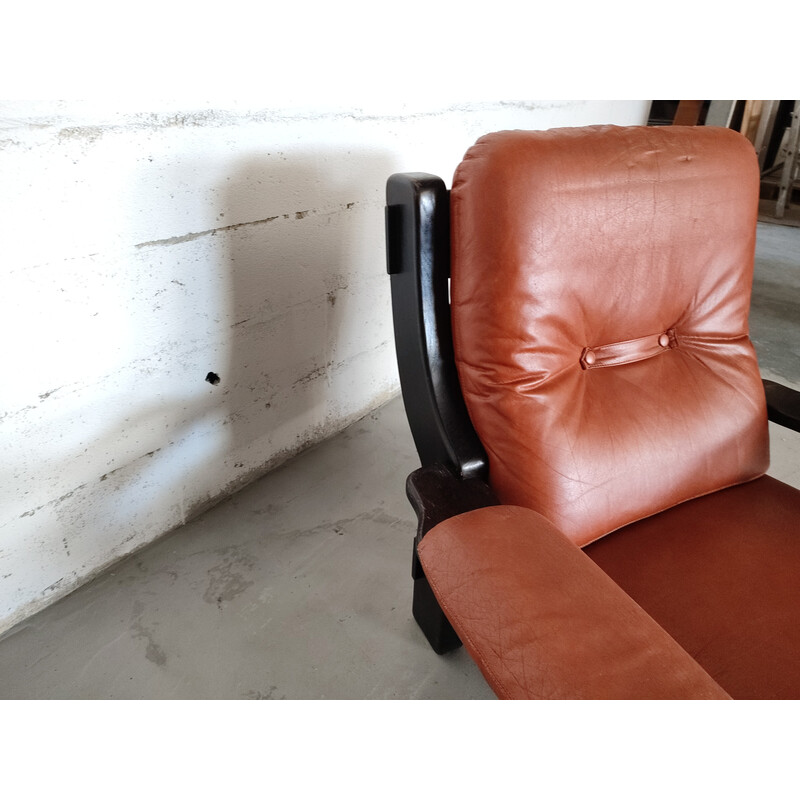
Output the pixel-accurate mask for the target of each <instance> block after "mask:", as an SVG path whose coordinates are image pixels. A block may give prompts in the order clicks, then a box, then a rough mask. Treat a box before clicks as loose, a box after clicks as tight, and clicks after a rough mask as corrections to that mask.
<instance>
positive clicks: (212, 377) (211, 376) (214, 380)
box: [206, 372, 219, 386]
mask: <svg viewBox="0 0 800 800" xmlns="http://www.w3.org/2000/svg"><path fill="white" fill-rule="evenodd" d="M206 381H207V382H208V383H210V384H211V385H212V386H216V385H217V384H218V383H219V375H217V373H216V372H209V373H208V375H206Z"/></svg>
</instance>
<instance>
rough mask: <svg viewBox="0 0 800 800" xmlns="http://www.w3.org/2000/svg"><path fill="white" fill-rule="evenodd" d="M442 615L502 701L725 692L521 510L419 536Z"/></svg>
mask: <svg viewBox="0 0 800 800" xmlns="http://www.w3.org/2000/svg"><path fill="white" fill-rule="evenodd" d="M417 549H418V553H419V558H420V561H421V563H422V567H423V569H424V571H425V575H426V577H427V579H428V581H429V583H430V585H431V587H432V589H433V592H434V594H435V595H436V598H437V600H438V602H439V604H440V605H441V607H442V609H443V611H444V613H445V614H446V615H447V617H448V619H449V620H450V622H451V624H452V625H453V628H454V629H455V630H456V632H457V633H458V635H459V637H460V638H461V640H462V642H463V643H464V646H465V647H466V648H467V650H468V651H469V653H470V655H471V656H472V658H473V659H474V660H475V662H476V663H477V664H478V666H479V667H480V669H481V672H482V673H483V675H484V677H485V678H486V680H487V681H488V683H489V685H490V686H491V687H492V689H493V690H494V692H495V694H497V696H498V697H499V698H501V699H554V700H555V699H730V698H729V695H728V694H727V693H726V692H725V691H724V690H723V689H722V688H721V687H720V686H719V685H718V684H717V683H716V682H715V681H714V680H713V679H712V678H711V677H710V676H709V675H708V674H707V673H706V672H705V671H704V670H703V669H702V667H700V665H699V664H698V663H697V662H696V661H695V660H694V659H693V658H691V656H689V654H688V653H687V652H686V651H685V650H683V649H682V648H681V647H680V645H679V644H678V643H677V642H676V641H675V640H674V639H673V638H672V637H670V636H669V634H667V632H666V631H665V630H664V629H663V628H661V627H660V626H659V625H658V624H657V623H656V622H655V621H654V620H653V619H652V618H651V617H650V616H649V615H648V614H647V613H646V612H645V611H644V610H643V609H642V608H641V607H640V606H638V605H637V604H636V603H635V602H634V601H633V600H632V599H631V598H630V597H629V596H628V595H627V594H625V592H624V591H623V590H622V589H620V587H619V586H617V584H616V583H614V581H613V580H611V578H609V577H608V575H606V573H605V572H603V571H602V570H601V569H600V568H599V567H598V566H597V565H596V564H595V563H594V562H593V561H592V560H591V559H590V558H589V557H588V556H587V555H586V554H585V553H583V552H582V551H581V550H580V548H579V547H577V546H576V545H575V544H573V543H572V542H571V541H570V540H568V539H567V538H566V537H565V536H564V535H563V534H561V533H560V531H558V530H557V529H556V528H555V527H554V526H553V525H552V524H551V523H550V522H548V521H547V520H546V519H545V518H544V517H542V516H541V515H540V514H537V513H536V512H534V511H531V510H529V509H524V508H519V507H516V506H492V507H487V508H480V509H477V510H475V511H469V512H467V513H465V514H461V515H460V516H457V517H453V518H451V519H447V520H445V521H444V522H442V523H440V524H439V525H437V526H436V527H434V528H433V529H432V530H431V531H430V532H429V533H428V534H427V535H426V536H425V538H424V539H423V540H422V541H421V542H419V544H418V548H417Z"/></svg>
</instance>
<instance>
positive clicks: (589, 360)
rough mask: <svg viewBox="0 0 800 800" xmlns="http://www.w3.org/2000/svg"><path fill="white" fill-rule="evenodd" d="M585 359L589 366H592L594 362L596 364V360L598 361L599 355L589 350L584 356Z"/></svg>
mask: <svg viewBox="0 0 800 800" xmlns="http://www.w3.org/2000/svg"><path fill="white" fill-rule="evenodd" d="M583 360H584V361H585V362H586V363H587V364H588V365H589V366H591V365H592V364H594V362H595V361H597V356H596V355H595V354H594V353H593V352H592V351H591V350H587V351H586V355H585V356H584V357H583Z"/></svg>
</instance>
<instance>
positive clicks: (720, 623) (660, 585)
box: [584, 476, 800, 699]
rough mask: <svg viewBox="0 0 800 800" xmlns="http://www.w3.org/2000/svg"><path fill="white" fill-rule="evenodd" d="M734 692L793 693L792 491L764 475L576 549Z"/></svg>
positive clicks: (799, 612) (798, 511)
mask: <svg viewBox="0 0 800 800" xmlns="http://www.w3.org/2000/svg"><path fill="white" fill-rule="evenodd" d="M584 552H585V553H586V554H587V555H588V556H589V557H590V558H592V560H593V561H594V562H595V563H596V564H598V565H599V566H600V567H601V568H602V569H603V570H604V571H605V572H606V573H607V574H608V575H609V576H610V577H611V578H613V580H614V581H615V582H616V583H617V584H618V585H619V586H620V587H621V588H622V589H624V590H625V591H626V592H627V593H628V594H629V595H630V596H631V597H632V598H633V599H634V600H635V601H636V602H637V603H638V604H639V605H640V606H641V607H642V608H643V609H644V610H645V611H647V612H648V613H649V614H650V615H651V616H652V617H653V618H654V619H655V620H656V621H657V622H658V623H659V624H660V625H661V626H662V627H663V628H664V629H665V630H666V631H667V632H668V633H670V634H671V635H672V637H673V638H674V639H675V640H676V641H678V642H679V643H680V644H681V645H682V646H683V647H684V649H686V650H687V652H688V653H689V655H691V656H692V657H693V658H694V659H695V660H696V661H697V662H698V663H699V664H700V665H701V666H702V667H704V668H705V670H706V671H707V672H708V673H709V674H710V675H711V677H712V678H713V679H714V680H715V681H716V682H717V683H718V684H719V685H720V686H722V687H723V688H724V689H725V690H726V691H727V692H728V693H729V694H730V695H731V696H732V697H733V698H735V699H748V698H749V699H754V698H758V699H800V569H798V566H800V491H798V490H797V489H795V488H793V487H791V486H787V485H786V484H784V483H781V482H780V481H777V480H775V479H774V478H771V477H769V476H764V477H761V478H759V479H757V480H754V481H752V482H750V483H746V484H742V485H740V486H735V487H732V488H729V489H725V490H723V491H720V492H716V493H714V494H711V495H707V496H705V497H701V498H698V499H696V500H691V501H689V502H687V503H684V504H682V505H679V506H676V507H675V508H671V509H669V510H668V511H665V512H663V513H661V514H658V515H656V516H653V517H650V518H648V519H644V520H641V521H639V522H636V523H634V524H632V525H629V526H628V527H626V528H624V529H622V530H619V531H616V532H614V533H612V534H610V535H608V536H606V537H604V538H602V539H600V540H598V541H596V542H594V543H593V544H590V545H588V546H587V547H585V548H584Z"/></svg>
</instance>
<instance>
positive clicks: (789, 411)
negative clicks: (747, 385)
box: [763, 380, 800, 431]
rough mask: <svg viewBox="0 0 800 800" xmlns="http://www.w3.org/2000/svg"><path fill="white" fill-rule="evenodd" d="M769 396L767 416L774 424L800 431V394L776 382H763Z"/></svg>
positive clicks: (765, 391)
mask: <svg viewBox="0 0 800 800" xmlns="http://www.w3.org/2000/svg"><path fill="white" fill-rule="evenodd" d="M763 383H764V393H765V394H766V396H767V416H768V417H769V419H770V420H771V421H772V422H777V423H778V424H779V425H783V427H784V428H791V430H793V431H800V392H798V391H797V390H795V389H790V388H789V387H788V386H782V385H781V384H780V383H775V381H767V380H765V381H763Z"/></svg>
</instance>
